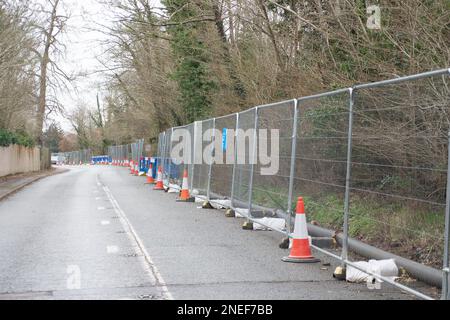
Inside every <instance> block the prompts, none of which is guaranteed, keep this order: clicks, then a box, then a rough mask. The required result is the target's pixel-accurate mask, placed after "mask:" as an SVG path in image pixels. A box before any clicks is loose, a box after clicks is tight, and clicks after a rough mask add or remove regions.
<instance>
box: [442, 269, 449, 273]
mask: <svg viewBox="0 0 450 320" xmlns="http://www.w3.org/2000/svg"><path fill="white" fill-rule="evenodd" d="M442 271H443V272H445V273H450V269H449V268H444V269H442Z"/></svg>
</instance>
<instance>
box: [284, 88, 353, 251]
mask: <svg viewBox="0 0 450 320" xmlns="http://www.w3.org/2000/svg"><path fill="white" fill-rule="evenodd" d="M349 99H350V94H349V91H348V90H345V91H343V92H342V91H339V92H337V93H335V94H331V95H328V94H327V95H324V96H317V97H311V98H307V99H300V100H299V101H298V106H297V108H298V115H297V141H296V143H297V147H296V152H295V174H294V185H293V187H294V192H293V195H294V199H293V201H292V202H293V204H294V205H295V203H296V201H295V198H296V197H299V196H301V197H303V199H304V202H305V211H306V217H307V219H308V221H309V222H312V221H314V223H315V224H319V225H320V226H322V227H324V228H328V229H331V230H336V231H340V230H342V226H343V222H344V221H343V219H344V199H345V186H346V173H347V171H346V163H347V152H348V150H347V142H348V127H349V126H348V121H349ZM292 213H293V214H294V213H295V211H294V210H293V211H292ZM294 218H295V217H294V216H292V220H293V219H294ZM290 225H292V223H290ZM334 253H335V254H340V252H339V250H336V251H335V252H334Z"/></svg>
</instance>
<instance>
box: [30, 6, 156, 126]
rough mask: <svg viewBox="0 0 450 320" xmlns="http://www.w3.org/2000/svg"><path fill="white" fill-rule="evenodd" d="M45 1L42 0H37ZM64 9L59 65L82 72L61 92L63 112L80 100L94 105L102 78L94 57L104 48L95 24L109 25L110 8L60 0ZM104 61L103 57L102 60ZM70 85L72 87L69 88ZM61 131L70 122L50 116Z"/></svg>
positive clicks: (101, 36) (70, 70) (97, 26)
mask: <svg viewBox="0 0 450 320" xmlns="http://www.w3.org/2000/svg"><path fill="white" fill-rule="evenodd" d="M38 1H45V0H38ZM62 1H63V4H64V7H65V8H64V10H67V11H68V12H70V19H69V21H68V26H67V30H66V34H65V35H64V37H63V38H62V39H61V40H62V42H63V43H64V44H65V46H66V53H65V57H64V58H62V59H61V61H60V65H61V66H62V69H63V70H64V71H66V73H69V74H71V73H80V72H81V73H85V74H87V75H86V76H83V77H78V79H77V80H76V81H75V82H74V83H73V84H72V85H71V86H70V87H71V90H70V92H61V93H60V97H59V98H60V101H61V102H62V103H63V104H64V107H65V108H66V111H67V112H70V110H73V108H74V107H76V105H77V104H78V103H79V102H80V101H83V102H84V103H85V104H87V105H89V106H95V105H96V95H97V93H100V95H102V92H101V84H102V83H103V82H104V81H105V79H106V78H105V74H103V73H102V72H101V70H103V69H104V67H103V66H102V65H101V64H100V62H99V61H98V60H97V59H98V57H99V56H101V55H103V57H105V55H104V52H105V47H104V46H103V44H102V42H104V41H105V40H107V39H108V38H107V36H106V35H105V34H103V33H102V32H100V31H96V30H98V29H99V25H98V24H102V25H106V26H111V25H112V23H113V15H114V12H113V9H112V8H111V7H107V6H105V5H104V4H102V3H101V1H99V0H62ZM151 4H152V5H156V6H161V4H160V2H159V1H158V0H153V1H151ZM102 60H104V59H102ZM72 87H73V88H72ZM53 118H54V119H55V120H56V121H58V122H59V123H60V124H61V127H62V128H63V129H64V130H71V126H70V123H69V121H68V120H67V119H64V117H62V116H56V117H53Z"/></svg>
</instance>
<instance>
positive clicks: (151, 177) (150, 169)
mask: <svg viewBox="0 0 450 320" xmlns="http://www.w3.org/2000/svg"><path fill="white" fill-rule="evenodd" d="M152 174H153V164H151V163H150V168H148V172H147V184H154V183H155V179H153V176H152Z"/></svg>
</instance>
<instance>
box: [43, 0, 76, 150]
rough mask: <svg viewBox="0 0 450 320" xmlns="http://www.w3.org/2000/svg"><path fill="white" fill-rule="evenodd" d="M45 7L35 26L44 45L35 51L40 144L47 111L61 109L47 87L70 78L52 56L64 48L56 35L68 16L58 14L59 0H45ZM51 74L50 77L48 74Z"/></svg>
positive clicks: (58, 34) (60, 83) (63, 26)
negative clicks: (50, 96)
mask: <svg viewBox="0 0 450 320" xmlns="http://www.w3.org/2000/svg"><path fill="white" fill-rule="evenodd" d="M46 5H47V6H48V7H49V10H48V9H46V7H44V6H42V7H41V8H40V12H41V15H42V16H43V19H44V20H43V21H42V23H40V24H37V25H36V26H35V27H36V29H37V30H38V32H39V33H40V35H41V36H42V38H43V43H44V46H43V48H42V51H41V52H36V53H37V55H38V58H39V64H40V70H39V94H38V112H37V125H36V136H37V141H38V143H39V144H42V133H43V130H42V129H43V127H44V123H45V119H46V116H47V114H48V113H51V112H54V111H61V110H62V107H61V105H60V104H59V103H58V100H57V98H56V97H53V99H49V97H48V90H49V87H53V88H55V87H61V86H63V85H64V84H63V82H64V81H65V80H70V79H71V78H70V76H68V75H67V74H66V73H65V72H64V71H63V70H62V69H60V68H59V66H58V64H57V62H56V61H55V59H54V58H53V57H52V54H53V55H54V56H56V55H58V53H60V52H61V50H62V49H63V48H64V45H63V44H61V43H60V42H59V41H58V37H59V36H60V35H61V34H62V33H63V32H64V30H65V26H66V22H67V19H68V17H67V16H66V15H62V14H59V11H58V9H59V7H60V6H61V1H60V0H47V2H46ZM45 24H46V25H45ZM50 74H51V75H52V77H51V78H50V77H49V75H50ZM61 79H62V82H61Z"/></svg>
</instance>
